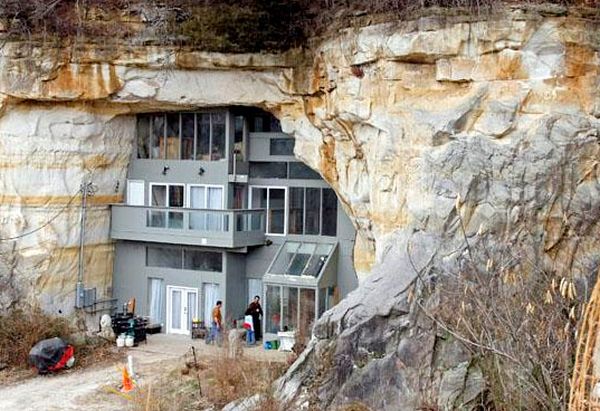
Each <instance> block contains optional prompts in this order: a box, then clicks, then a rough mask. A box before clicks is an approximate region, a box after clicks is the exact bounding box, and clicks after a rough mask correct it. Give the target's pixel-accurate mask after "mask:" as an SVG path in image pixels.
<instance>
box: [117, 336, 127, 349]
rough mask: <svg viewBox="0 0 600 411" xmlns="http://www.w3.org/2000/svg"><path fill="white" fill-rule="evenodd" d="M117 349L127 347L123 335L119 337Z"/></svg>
mask: <svg viewBox="0 0 600 411" xmlns="http://www.w3.org/2000/svg"><path fill="white" fill-rule="evenodd" d="M117 347H119V348H121V347H125V335H123V334H121V335H119V336H118V337H117Z"/></svg>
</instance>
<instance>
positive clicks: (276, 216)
mask: <svg viewBox="0 0 600 411" xmlns="http://www.w3.org/2000/svg"><path fill="white" fill-rule="evenodd" d="M250 206H251V208H264V209H266V210H267V234H285V227H286V189H285V188H279V187H251V191H250Z"/></svg>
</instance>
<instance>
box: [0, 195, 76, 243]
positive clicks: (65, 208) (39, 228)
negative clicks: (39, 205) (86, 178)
mask: <svg viewBox="0 0 600 411" xmlns="http://www.w3.org/2000/svg"><path fill="white" fill-rule="evenodd" d="M79 193H80V191H77V193H75V194H74V195H73V196H72V197H71V199H70V200H69V202H68V203H67V204H66V205H65V206H64V207H63V208H62V209H61V210H60V211H59V212H58V213H56V214H55V215H54V216H53V217H52V218H51V219H50V220H48V221H46V222H45V223H44V224H42V225H41V226H39V227H37V228H35V229H33V230H31V231H26V232H24V233H22V234H19V235H16V236H14V237H5V238H0V242H2V241H15V240H18V239H20V238H23V237H27V236H28V235H31V234H34V233H37V232H38V231H40V230H42V229H43V228H45V227H47V226H48V225H50V224H51V223H52V222H53V221H54V220H56V219H57V218H58V217H59V216H60V215H61V214H62V213H64V212H65V211H66V210H67V208H69V207H70V206H71V203H72V202H73V200H75V198H77V197H78V196H79Z"/></svg>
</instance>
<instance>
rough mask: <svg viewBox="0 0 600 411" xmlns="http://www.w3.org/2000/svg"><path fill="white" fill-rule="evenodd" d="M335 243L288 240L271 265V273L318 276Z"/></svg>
mask: <svg viewBox="0 0 600 411" xmlns="http://www.w3.org/2000/svg"><path fill="white" fill-rule="evenodd" d="M332 251H333V244H326V243H309V242H307V243H300V242H297V241H286V242H285V243H284V244H283V245H282V246H281V248H280V249H279V252H278V253H277V255H276V256H275V258H274V260H273V263H272V264H271V266H270V267H269V274H280V275H293V276H299V275H303V276H310V277H315V278H316V277H318V276H319V274H321V271H322V270H323V267H324V266H325V263H326V262H327V259H328V258H329V255H330V254H331V252H332Z"/></svg>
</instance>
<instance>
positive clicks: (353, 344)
mask: <svg viewBox="0 0 600 411" xmlns="http://www.w3.org/2000/svg"><path fill="white" fill-rule="evenodd" d="M598 33H599V28H598V25H597V24H594V23H590V22H588V21H586V20H583V19H577V18H574V17H540V16H538V15H533V14H531V15H524V14H523V13H521V12H518V11H515V12H513V13H511V14H508V15H505V16H501V17H496V18H493V19H489V20H486V21H475V22H464V21H462V22H460V21H459V22H457V21H450V20H445V19H437V18H424V19H420V20H416V21H409V22H398V23H387V24H381V25H375V26H370V27H365V28H362V29H352V30H348V31H344V32H341V33H338V35H336V36H333V37H331V38H329V39H326V40H323V41H322V42H320V43H319V44H318V45H317V46H315V47H314V48H313V49H312V50H311V51H310V52H306V53H299V52H295V51H294V52H290V53H287V54H284V55H280V56H271V55H237V56H227V55H221V54H208V53H201V52H194V51H186V50H181V49H170V48H167V47H164V48H154V47H126V46H124V45H119V46H116V47H104V48H100V47H94V46H92V45H90V46H89V47H79V48H77V49H75V50H76V51H74V52H69V51H67V50H64V49H49V48H48V47H44V45H41V44H40V45H26V44H24V43H10V42H9V43H7V44H6V45H5V46H4V47H3V48H2V50H1V55H0V93H1V94H0V95H1V96H2V100H1V103H0V104H1V107H2V109H1V111H0V158H2V162H0V164H1V167H0V181H1V186H0V207H1V208H2V218H3V225H2V237H9V236H13V235H18V234H20V233H24V232H27V231H29V230H31V229H34V228H36V227H39V226H40V224H43V223H44V222H46V221H48V220H50V219H52V218H54V217H53V216H54V215H55V214H58V217H56V219H54V220H52V222H51V223H50V224H49V225H48V226H46V227H43V228H42V229H41V230H39V231H36V232H35V233H34V234H32V235H28V236H26V237H23V238H22V239H20V240H18V241H16V242H2V243H0V247H1V248H0V251H1V252H2V259H0V270H1V271H0V308H6V307H9V306H11V305H14V304H16V302H17V301H25V300H27V301H38V302H40V303H41V304H42V305H43V306H44V308H46V309H48V310H52V311H54V310H57V309H58V308H60V309H61V310H63V311H64V310H68V309H70V307H72V305H73V304H72V303H73V296H74V286H75V278H76V268H77V267H76V261H77V250H76V244H77V235H78V228H77V227H78V218H79V214H78V210H77V207H76V206H75V205H76V203H77V202H78V201H79V199H78V198H76V200H75V202H72V201H71V199H72V196H73V195H75V194H76V192H77V190H78V188H79V184H80V183H81V182H82V181H83V180H84V179H85V178H88V176H90V175H91V176H92V180H93V181H94V183H95V184H96V185H97V187H98V190H97V192H96V194H95V196H94V198H93V205H92V209H91V210H90V216H89V218H88V221H89V226H88V235H87V237H86V243H87V250H88V251H87V257H86V258H87V260H88V264H87V267H88V269H87V272H86V276H87V278H86V283H87V285H88V286H96V287H99V289H100V290H101V293H100V294H101V295H103V294H108V293H109V288H110V278H111V263H110V261H111V253H112V245H111V242H110V240H109V238H108V209H107V204H109V203H111V202H114V201H119V200H120V199H121V195H122V190H123V187H124V174H125V170H126V167H127V163H128V159H129V156H130V153H131V147H132V141H133V133H134V122H135V121H134V120H135V116H134V114H135V113H136V112H142V111H148V110H165V109H190V108H197V107H204V106H215V105H249V106H259V107H262V108H265V109H267V110H270V111H272V112H273V113H274V114H275V115H277V116H278V117H279V118H280V120H281V121H282V125H283V128H284V131H286V132H289V133H291V134H293V135H294V136H295V138H296V141H297V144H296V154H297V156H298V157H300V158H301V159H302V160H303V161H305V162H306V163H307V164H309V165H310V166H312V167H313V168H315V169H317V170H319V171H320V173H321V174H322V175H323V177H324V178H325V179H326V180H327V181H328V182H329V183H330V184H331V185H332V187H333V188H334V189H335V190H336V192H337V193H338V196H339V198H340V200H341V202H342V203H343V205H344V207H345V209H346V211H347V212H348V214H349V216H350V217H351V219H352V221H353V222H354V224H355V226H356V228H357V229H358V237H357V246H356V249H355V263H356V267H357V271H358V272H359V275H361V277H363V278H364V277H366V276H367V275H368V274H371V275H370V276H369V277H368V278H366V279H364V281H363V282H362V284H361V286H360V287H359V289H358V290H356V291H355V292H353V293H352V294H351V295H350V296H349V297H348V298H347V299H346V300H344V301H342V302H341V303H340V304H339V305H338V306H337V307H335V308H334V309H332V310H331V311H329V312H328V313H326V314H325V315H324V317H323V318H322V320H321V321H319V323H318V324H317V325H316V328H315V334H314V338H313V339H312V341H311V343H310V344H309V347H308V349H307V350H306V351H305V353H304V354H303V355H302V357H301V358H300V359H299V360H298V361H297V362H296V364H294V366H293V367H292V368H291V369H290V371H289V372H288V373H287V374H286V376H285V377H284V378H283V379H282V380H281V381H280V389H279V396H280V398H282V399H284V400H286V401H289V402H290V403H292V404H295V406H298V405H301V404H305V403H309V402H311V401H312V402H313V404H319V405H320V406H321V407H323V408H326V407H329V406H333V405H339V404H344V403H347V402H351V401H353V400H355V399H356V400H360V401H363V402H366V403H367V404H369V405H371V406H373V407H374V408H376V409H390V410H402V409H407V410H408V409H415V408H417V407H419V406H424V405H426V404H429V405H431V404H435V405H436V406H439V407H440V409H445V408H451V407H453V406H454V407H457V406H461V404H469V403H470V402H471V401H473V400H474V399H475V398H476V397H477V395H478V394H479V392H480V391H481V390H482V389H483V381H482V376H481V373H480V371H479V370H478V369H477V368H474V367H472V366H471V364H470V362H469V359H468V356H466V355H465V354H464V352H462V350H461V349H460V348H459V347H457V346H454V345H444V346H440V345H437V344H436V341H437V337H436V333H435V332H434V331H433V327H432V325H431V324H430V323H429V322H428V320H427V319H424V318H423V316H422V315H421V314H419V310H416V309H415V306H414V303H409V302H408V294H409V293H408V290H409V289H410V285H411V284H413V283H414V280H415V276H416V271H415V268H416V269H417V270H418V269H420V268H422V267H424V266H428V267H429V270H431V271H432V272H435V273H438V274H442V273H445V272H451V273H452V272H454V273H456V272H457V270H458V266H457V264H458V263H457V261H458V259H459V258H460V256H461V255H462V254H463V251H464V248H465V237H467V238H468V239H469V242H470V243H471V244H473V245H475V244H477V243H479V242H485V243H486V244H488V245H489V244H492V245H493V244H494V242H497V243H503V244H504V243H506V242H507V241H509V242H510V243H511V244H513V245H514V247H515V250H517V249H518V250H519V251H520V252H523V253H526V254H527V255H530V256H535V259H536V261H537V262H538V264H539V266H541V267H544V269H549V270H555V271H556V272H564V273H568V274H569V275H570V276H573V277H580V278H584V279H585V278H588V277H589V275H590V273H591V271H592V269H594V268H595V267H596V265H597V261H598V260H599V257H600V248H599V247H598V246H597V245H596V244H597V241H596V239H597V238H598V237H599V234H600V232H599V229H598V224H597V222H598V221H599V218H598V217H600V215H599V214H600V211H599V210H600V185H599V180H598V178H599V176H598V171H597V170H598V150H599V149H600V147H599V135H598V132H599V125H600V122H599V120H598V116H600V98H599V95H598V90H599V88H598V85H599V84H598V83H599V82H598V80H599V76H598V74H599V73H598V70H599V62H600V61H599V56H598V50H599V49H600V36H599V34H598ZM65 207H66V211H62V210H63V209H64V208H65ZM461 227H464V232H463V230H462V228H461ZM409 257H410V258H409ZM413 265H414V267H413ZM440 350H444V352H443V353H440Z"/></svg>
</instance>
